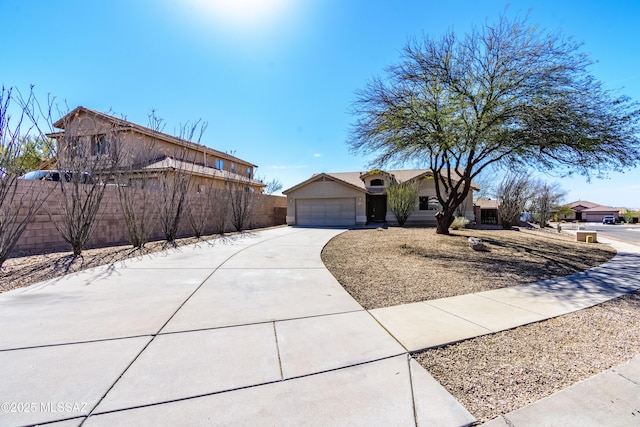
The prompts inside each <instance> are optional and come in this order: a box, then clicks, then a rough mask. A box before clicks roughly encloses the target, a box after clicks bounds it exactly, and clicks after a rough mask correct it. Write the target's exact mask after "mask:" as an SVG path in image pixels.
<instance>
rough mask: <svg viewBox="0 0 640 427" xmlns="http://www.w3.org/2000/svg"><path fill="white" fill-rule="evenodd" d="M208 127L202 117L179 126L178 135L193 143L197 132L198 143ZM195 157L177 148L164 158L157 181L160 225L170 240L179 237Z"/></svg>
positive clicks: (183, 149)
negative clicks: (201, 119)
mask: <svg viewBox="0 0 640 427" xmlns="http://www.w3.org/2000/svg"><path fill="white" fill-rule="evenodd" d="M206 127H207V124H206V123H203V122H201V121H200V120H198V121H195V122H193V123H187V124H185V125H182V126H180V130H179V134H178V136H177V138H179V139H180V140H182V141H185V142H190V141H192V140H193V137H194V135H196V133H197V134H198V138H197V142H198V143H199V142H200V139H201V138H202V135H203V134H204V131H205V129H206ZM194 157H195V156H194V155H193V154H190V153H189V151H188V150H187V149H186V148H185V147H181V148H178V147H176V148H175V149H174V150H173V152H172V153H171V154H170V155H167V156H166V157H165V158H164V159H163V162H164V163H163V164H161V165H160V166H161V169H162V172H161V173H160V176H159V180H158V182H157V183H156V188H157V191H158V198H157V201H158V214H159V218H160V226H161V227H162V231H163V233H164V235H165V238H166V239H167V242H173V241H174V240H175V239H176V237H177V236H178V231H179V229H180V223H181V221H182V217H183V214H184V212H185V206H186V204H187V202H188V201H187V194H188V192H189V188H190V186H191V179H192V176H193V170H194V168H195V160H196V159H195V158H194Z"/></svg>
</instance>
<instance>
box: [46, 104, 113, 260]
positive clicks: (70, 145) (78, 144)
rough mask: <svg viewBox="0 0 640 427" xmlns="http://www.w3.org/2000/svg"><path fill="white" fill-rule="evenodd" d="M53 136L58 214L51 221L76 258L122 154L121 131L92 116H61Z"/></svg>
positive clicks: (86, 238)
mask: <svg viewBox="0 0 640 427" xmlns="http://www.w3.org/2000/svg"><path fill="white" fill-rule="evenodd" d="M59 127H61V128H62V129H64V132H63V133H62V134H59V135H57V136H56V138H57V143H58V152H57V165H58V173H59V177H60V180H59V183H60V191H61V193H62V197H61V198H60V204H59V206H60V212H61V214H62V215H58V216H57V218H58V220H54V215H53V214H52V213H51V212H50V213H49V214H50V217H51V219H52V222H54V224H55V226H56V228H57V229H58V231H59V232H60V234H61V235H62V238H63V239H64V240H65V241H66V242H67V243H69V245H71V250H72V252H73V254H74V255H75V256H78V255H80V254H81V253H82V250H83V249H84V247H85V245H86V243H87V241H88V240H89V239H90V238H91V235H92V233H93V231H94V230H95V227H96V225H97V222H98V219H99V213H100V208H101V204H102V199H103V197H104V194H105V191H106V189H107V185H106V183H107V182H108V181H109V180H110V179H112V177H113V175H114V172H115V171H116V169H117V167H118V165H119V163H120V156H121V155H122V151H121V150H122V147H121V144H120V141H119V138H120V132H119V131H118V130H117V129H116V127H115V126H113V125H112V124H110V123H103V122H101V121H98V120H97V119H95V118H94V117H91V116H81V117H79V118H78V117H75V116H70V115H68V114H67V115H64V116H63V117H62V123H61V125H60V126H59Z"/></svg>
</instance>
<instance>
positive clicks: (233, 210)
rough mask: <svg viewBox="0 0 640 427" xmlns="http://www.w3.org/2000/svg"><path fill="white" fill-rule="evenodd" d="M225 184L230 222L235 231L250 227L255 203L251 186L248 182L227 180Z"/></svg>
mask: <svg viewBox="0 0 640 427" xmlns="http://www.w3.org/2000/svg"><path fill="white" fill-rule="evenodd" d="M225 186H226V188H227V201H228V202H229V211H230V214H231V223H232V224H233V226H234V227H235V229H236V230H237V231H243V230H245V229H247V228H249V227H250V223H251V220H252V218H253V214H254V209H255V204H256V194H255V192H254V190H253V188H251V187H249V185H248V182H244V181H232V180H229V181H227V182H226V184H225Z"/></svg>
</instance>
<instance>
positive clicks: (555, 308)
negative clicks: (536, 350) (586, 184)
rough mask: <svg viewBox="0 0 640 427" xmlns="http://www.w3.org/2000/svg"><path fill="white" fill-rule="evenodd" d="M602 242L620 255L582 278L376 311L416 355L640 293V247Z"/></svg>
mask: <svg viewBox="0 0 640 427" xmlns="http://www.w3.org/2000/svg"><path fill="white" fill-rule="evenodd" d="M599 241H601V242H603V243H606V244H610V245H611V246H613V247H614V248H615V249H616V250H617V251H618V254H617V255H616V256H615V257H614V258H613V259H611V260H610V261H609V262H607V263H605V264H603V265H601V266H599V267H596V268H592V269H590V270H587V271H584V272H581V273H577V274H573V275H571V276H567V277H560V278H557V279H550V280H544V281H540V282H533V283H527V284H524V285H519V286H514V287H510V288H502V289H496V290H492V291H486V292H479V293H476V294H468V295H460V296H456V297H450V298H442V299H436V300H430V301H423V302H418V303H413V304H403V305H397V306H393V307H386V308H380V309H375V310H371V311H370V312H371V314H373V316H375V318H376V319H377V320H378V321H379V322H380V323H381V324H382V325H383V326H384V327H385V328H386V329H387V330H388V331H389V332H390V333H391V334H392V335H393V336H394V337H395V338H396V339H397V340H398V341H399V342H400V343H401V344H402V345H403V346H404V347H405V348H406V349H407V350H409V351H411V352H414V351H419V350H424V349H427V348H432V347H439V346H443V345H446V344H451V343H454V342H457V341H462V340H466V339H469V338H474V337H477V336H480V335H486V334H490V333H494V332H499V331H503V330H506V329H511V328H515V327H517V326H522V325H526V324H528V323H532V322H538V321H541V320H545V319H549V318H552V317H556V316H560V315H563V314H567V313H571V312H573V311H576V310H581V309H584V308H587V307H591V306H594V305H596V304H600V303H603V302H605V301H608V300H610V299H613V298H616V297H619V296H621V295H624V294H626V293H629V292H633V291H635V290H637V289H640V246H635V245H631V244H628V243H623V242H618V241H614V240H607V239H603V238H599Z"/></svg>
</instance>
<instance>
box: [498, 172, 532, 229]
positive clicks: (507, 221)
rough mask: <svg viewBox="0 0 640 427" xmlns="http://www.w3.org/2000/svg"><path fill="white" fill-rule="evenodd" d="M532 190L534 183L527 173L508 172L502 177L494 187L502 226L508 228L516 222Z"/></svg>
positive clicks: (529, 198)
mask: <svg viewBox="0 0 640 427" xmlns="http://www.w3.org/2000/svg"><path fill="white" fill-rule="evenodd" d="M533 192H534V185H533V183H532V180H531V177H530V176H529V175H527V174H523V173H510V174H507V175H506V176H505V177H504V178H503V179H502V181H501V182H500V184H498V187H497V189H496V198H497V199H498V201H499V202H498V203H499V204H498V216H499V217H500V221H501V223H502V228H504V229H505V230H508V229H510V228H511V227H512V226H514V225H516V224H518V221H519V219H520V216H521V215H522V213H523V212H524V211H525V208H526V206H527V203H528V202H529V201H530V200H531V198H532V195H533Z"/></svg>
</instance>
